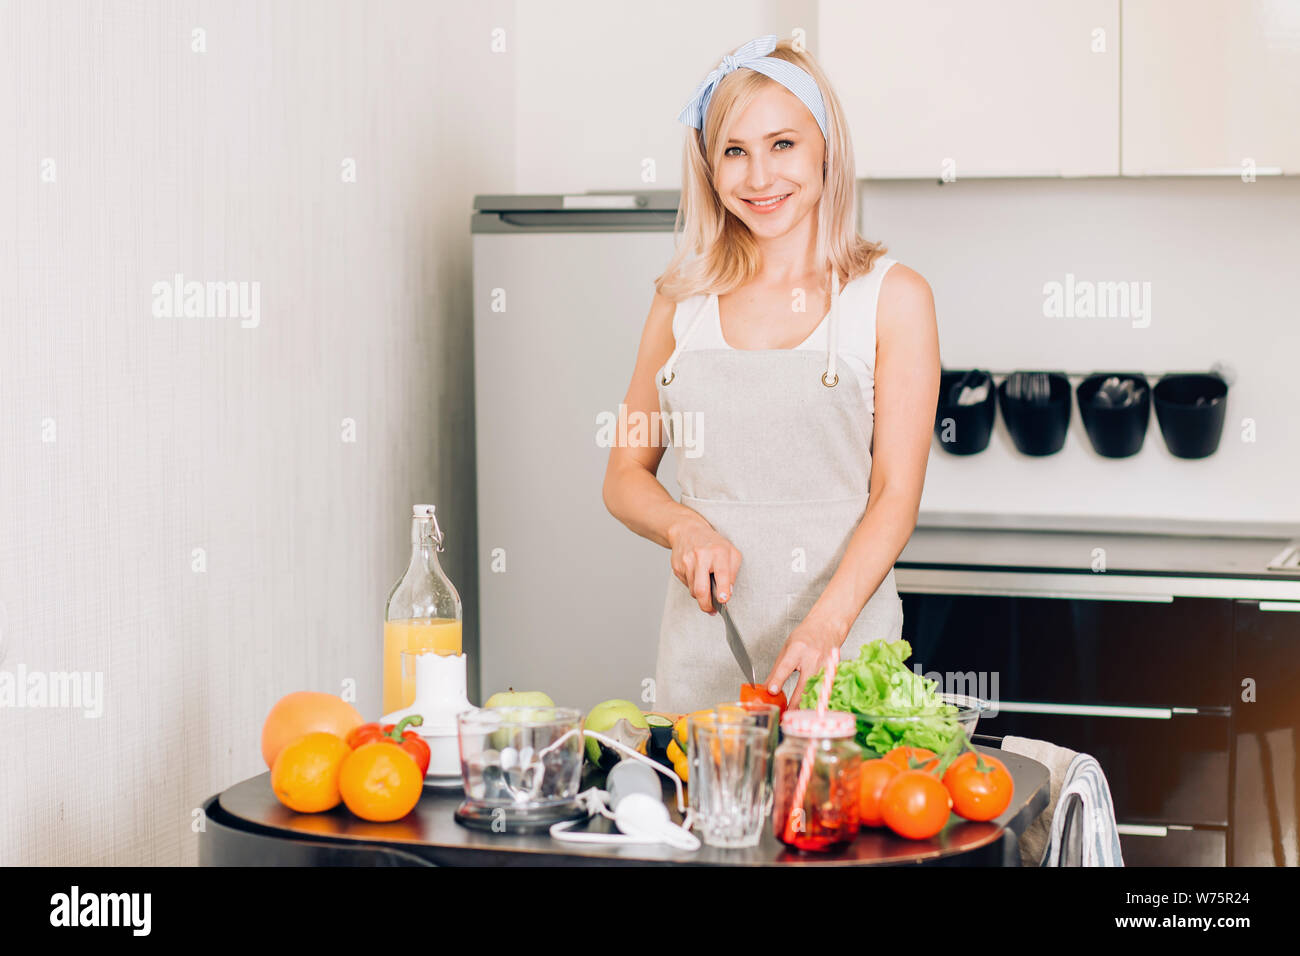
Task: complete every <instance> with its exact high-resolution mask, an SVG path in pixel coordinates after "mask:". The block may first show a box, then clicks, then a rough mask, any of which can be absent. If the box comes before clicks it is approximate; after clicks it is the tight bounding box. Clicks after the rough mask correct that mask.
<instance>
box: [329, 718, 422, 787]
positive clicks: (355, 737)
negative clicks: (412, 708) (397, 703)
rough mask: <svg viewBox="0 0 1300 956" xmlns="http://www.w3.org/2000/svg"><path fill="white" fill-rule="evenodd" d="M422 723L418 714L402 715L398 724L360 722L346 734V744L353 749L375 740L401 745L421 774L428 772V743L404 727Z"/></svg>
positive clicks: (416, 725)
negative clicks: (359, 724) (360, 723)
mask: <svg viewBox="0 0 1300 956" xmlns="http://www.w3.org/2000/svg"><path fill="white" fill-rule="evenodd" d="M422 723H424V718H423V717H421V716H420V715H419V714H412V715H411V716H410V717H403V718H402V721H401V723H398V724H382V725H381V724H378V723H372V724H362V725H361V726H360V727H357V728H354V729H353V730H352V732H351V733H349V734H348V739H347V744H348V746H349V747H351V748H352V749H353V750H356V749H357V748H358V747H360V746H362V745H363V744H371V743H376V742H379V743H390V744H393V745H394V746H398V747H401V748H402V749H403V750H405V751H406V752H407V753H408V754H410V755H411V758H412V759H413V760H414V761H415V764H416V766H417V767H419V768H420V773H421V775H423V774H426V773H428V772H429V760H430V758H431V757H432V754H431V753H430V751H429V745H428V744H427V743H425V742H424V738H423V737H421V736H420V735H419V734H418V733H417V732H416V731H414V730H407V729H406V727H407V725H408V724H409V725H411V726H412V727H418V726H420V725H421V724H422Z"/></svg>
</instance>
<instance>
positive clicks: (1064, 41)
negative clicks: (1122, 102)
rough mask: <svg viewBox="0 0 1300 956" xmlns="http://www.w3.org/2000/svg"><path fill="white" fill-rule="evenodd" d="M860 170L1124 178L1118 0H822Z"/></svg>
mask: <svg viewBox="0 0 1300 956" xmlns="http://www.w3.org/2000/svg"><path fill="white" fill-rule="evenodd" d="M818 17H819V22H818V29H819V36H818V43H819V49H818V50H816V51H814V52H815V53H816V54H817V56H818V58H819V60H820V62H821V63H822V65H823V67H824V68H825V69H826V71H827V73H828V75H829V77H830V80H831V82H832V83H833V84H834V86H835V89H836V92H837V94H838V95H839V97H840V100H841V103H842V104H843V106H844V109H845V112H846V114H847V117H848V122H849V129H850V133H851V135H852V137H853V146H854V152H855V156H856V165H857V175H858V176H859V177H863V178H881V179H888V178H935V179H940V178H949V179H951V178H957V179H961V178H966V177H989V176H1115V175H1118V174H1119V122H1118V117H1117V112H1118V103H1119V58H1120V53H1119V41H1120V37H1119V29H1118V28H1119V0H1068V2H1043V0H984V2H980V3H975V2H968V3H954V2H952V0H946V2H945V0H908V2H906V3H899V2H897V0H821V3H820V4H819V7H818Z"/></svg>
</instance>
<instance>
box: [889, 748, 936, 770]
mask: <svg viewBox="0 0 1300 956" xmlns="http://www.w3.org/2000/svg"><path fill="white" fill-rule="evenodd" d="M909 757H910V758H911V759H913V760H923V761H925V763H924V765H923V766H922V767H921V768H920V769H921V770H934V769H935V768H936V767H938V766H939V759H938V754H936V753H935V752H934V751H933V750H926V749H925V748H924V747H895V748H894V749H893V750H891V751H890V752H889V753H887V754H885V756H884V757H883V758H881V759H883V760H887V761H889V763H892V764H893V765H894V766H895V767H897V768H898V769H899V770H911V769H913V768H912V766H911V765H910V764H909V763H908V758H909ZM931 757H933V758H934V759H933V760H931V759H930V758H931Z"/></svg>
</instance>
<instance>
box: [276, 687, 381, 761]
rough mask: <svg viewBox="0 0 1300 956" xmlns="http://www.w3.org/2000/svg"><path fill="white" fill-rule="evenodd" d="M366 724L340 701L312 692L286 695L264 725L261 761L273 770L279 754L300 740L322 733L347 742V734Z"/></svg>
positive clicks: (349, 705) (301, 691)
mask: <svg viewBox="0 0 1300 956" xmlns="http://www.w3.org/2000/svg"><path fill="white" fill-rule="evenodd" d="M363 723H365V721H364V720H363V719H362V717H361V714H360V713H358V711H357V709H356V708H355V707H353V706H352V705H351V704H349V703H348V702H347V701H345V700H344V699H343V698H341V697H336V696H334V695H333V694H322V693H318V692H316V691H311V690H300V691H297V692H295V693H292V694H287V695H285V696H284V697H281V698H280V699H279V700H278V701H276V702H275V706H274V707H272V708H271V712H270V713H269V714H267V715H266V722H265V723H264V724H262V759H263V760H265V761H266V765H267V767H271V768H274V766H275V758H276V757H278V756H279V755H280V751H281V750H283V749H284V748H285V747H287V746H288V745H289V744H291V743H293V742H294V741H295V740H297V739H298V738H299V737H305V736H307V735H308V734H312V733H317V732H320V733H327V734H334V735H335V736H337V737H339V738H341V739H343V740H346V739H347V736H348V732H349V731H351V730H352V728H354V727H357V726H360V725H361V724H363Z"/></svg>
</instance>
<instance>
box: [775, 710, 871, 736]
mask: <svg viewBox="0 0 1300 956" xmlns="http://www.w3.org/2000/svg"><path fill="white" fill-rule="evenodd" d="M857 727H858V722H857V720H856V719H854V717H853V715H852V714H848V713H845V712H844V711H842V710H828V711H826V713H824V714H819V713H817V711H815V710H787V711H786V712H785V716H784V717H782V718H781V729H782V730H783V731H784V732H785V733H787V734H793V735H794V736H795V737H852V736H853V734H854V732H855V731H856V730H857Z"/></svg>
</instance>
